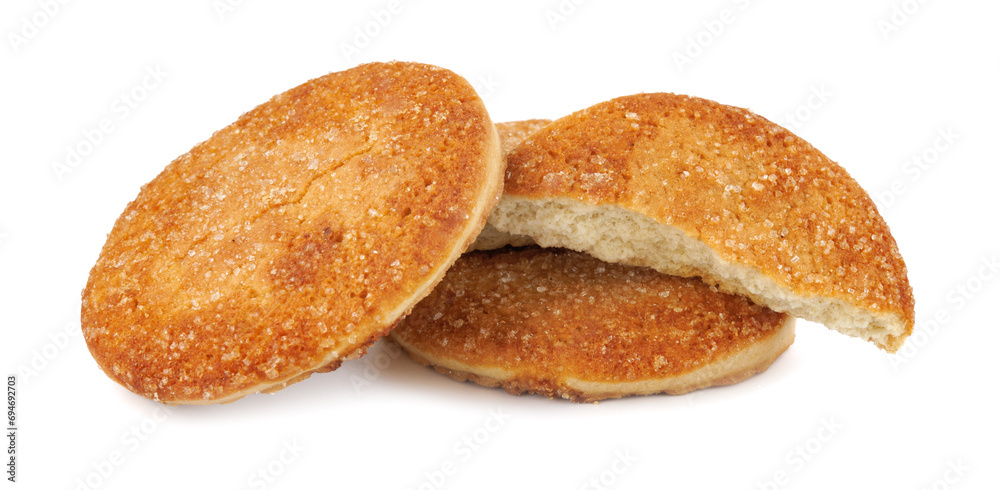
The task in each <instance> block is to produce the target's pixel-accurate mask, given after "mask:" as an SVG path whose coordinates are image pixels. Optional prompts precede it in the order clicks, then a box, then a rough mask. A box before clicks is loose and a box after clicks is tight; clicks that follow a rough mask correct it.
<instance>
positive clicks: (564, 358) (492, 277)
mask: <svg viewBox="0 0 1000 490" xmlns="http://www.w3.org/2000/svg"><path fill="white" fill-rule="evenodd" d="M794 336H795V318H794V317H792V316H789V315H787V314H783V313H776V312H774V311H771V310H769V309H767V308H765V307H762V306H758V305H756V304H754V303H752V302H750V301H749V300H748V299H746V298H743V297H740V296H734V295H728V294H723V293H719V292H717V291H716V290H715V288H713V287H710V286H708V285H705V284H704V283H702V282H701V281H698V280H697V279H690V278H680V277H676V276H670V275H666V274H661V273H659V272H656V271H655V270H653V269H649V268H646V267H636V266H627V265H621V264H609V263H606V262H602V261H601V260H599V259H596V258H594V257H591V256H589V255H587V254H584V253H580V252H573V251H570V250H564V249H556V248H546V249H541V248H538V247H534V246H531V247H524V248H509V247H508V248H503V249H500V250H495V251H486V252H472V253H468V254H465V255H463V256H462V257H461V258H460V259H459V260H458V262H456V264H455V265H454V266H453V267H452V268H451V269H450V270H449V271H448V273H447V274H446V276H445V279H444V280H443V281H442V282H441V284H439V285H438V287H437V288H435V290H434V292H433V293H431V295H430V296H428V297H427V298H426V299H424V300H423V301H421V302H420V303H419V304H418V305H417V306H416V307H415V308H414V310H413V312H412V313H411V314H410V315H409V316H407V317H406V318H405V319H403V320H402V321H401V322H400V324H399V325H398V326H397V327H396V328H395V329H394V330H393V331H392V332H391V333H390V334H389V338H390V339H392V340H393V341H394V342H396V343H398V344H399V345H400V346H401V347H402V348H403V349H405V350H406V351H407V352H408V353H409V354H410V355H411V356H412V357H413V358H414V359H415V360H417V361H418V362H420V363H422V364H425V365H431V366H434V368H435V369H437V370H438V371H440V372H442V373H444V374H447V375H449V376H451V377H452V378H454V379H456V380H460V381H464V380H469V381H473V382H475V383H477V384H480V385H483V386H489V387H502V388H504V389H505V390H507V391H508V392H510V393H513V394H521V393H539V394H542V395H546V396H549V397H561V398H567V399H570V400H574V401H578V402H590V401H596V400H602V399H606V398H618V397H622V396H627V395H646V394H654V393H670V394H681V393H686V392H689V391H692V390H696V389H699V388H706V387H709V386H715V385H723V384H730V383H735V382H738V381H741V380H743V379H746V378H748V377H750V376H752V375H753V374H755V373H758V372H761V371H764V370H765V369H767V368H768V366H770V365H771V363H772V362H774V360H775V359H776V358H777V357H778V356H779V355H780V354H781V353H782V352H783V351H784V350H785V349H787V348H788V346H789V345H791V343H792V341H793V339H794Z"/></svg>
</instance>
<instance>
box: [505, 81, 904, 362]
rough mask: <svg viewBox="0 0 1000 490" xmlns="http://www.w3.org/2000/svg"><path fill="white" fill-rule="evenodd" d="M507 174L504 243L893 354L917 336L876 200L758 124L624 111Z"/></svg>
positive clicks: (739, 112) (640, 100) (715, 109)
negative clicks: (709, 290) (661, 283)
mask: <svg viewBox="0 0 1000 490" xmlns="http://www.w3.org/2000/svg"><path fill="white" fill-rule="evenodd" d="M507 159H508V169H507V178H506V183H505V191H504V197H503V198H502V199H501V202H500V204H499V205H498V206H497V208H496V209H495V210H494V211H493V213H492V215H491V216H490V219H489V224H490V225H492V226H493V227H495V228H496V229H497V230H498V231H500V232H503V233H508V234H513V235H526V236H528V237H531V238H532V239H533V240H534V241H535V242H536V243H538V244H539V245H542V246H546V247H566V248H570V249H574V250H578V251H586V252H587V253H590V254H592V255H594V256H595V257H598V258H601V259H603V260H605V261H611V262H619V263H624V264H630V265H640V266H647V267H652V268H655V269H656V270H658V271H661V272H664V273H669V274H674V275H680V276H688V277H694V276H697V277H701V278H702V279H703V280H704V281H706V282H707V283H708V284H711V285H716V286H718V287H719V289H720V290H722V291H724V292H729V293H735V294H740V295H744V296H747V297H749V298H751V299H752V300H753V301H755V302H756V303H758V304H761V305H765V306H768V307H770V308H772V309H774V310H776V311H781V312H788V313H791V314H793V315H795V316H798V317H801V318H804V319H806V320H810V321H814V322H818V323H822V324H825V325H826V326H827V327H830V328H832V329H833V330H836V331H839V332H842V333H844V334H847V335H851V336H855V337H859V338H862V339H865V340H868V341H871V342H873V343H875V344H876V345H877V346H879V347H880V348H882V349H884V350H886V351H889V352H894V351H896V350H897V349H898V348H899V347H900V346H901V345H902V344H903V342H904V340H905V339H906V337H907V336H908V335H909V334H910V332H911V331H912V330H913V321H914V300H913V293H912V289H911V287H910V284H909V281H908V279H907V272H906V265H905V264H904V262H903V258H902V256H901V255H900V253H899V250H898V247H897V245H896V241H895V240H894V239H893V236H892V234H891V233H890V231H889V227H888V226H887V225H886V223H885V221H884V220H883V219H882V217H881V216H880V215H879V213H878V210H877V209H876V207H875V204H874V203H873V202H872V200H871V199H870V198H869V196H868V194H867V193H866V192H865V191H864V189H862V188H861V186H859V185H858V183H857V182H856V181H855V180H854V179H852V178H851V176H850V175H849V174H848V173H847V171H846V170H844V169H843V168H842V167H841V166H839V165H838V164H837V163H835V162H833V161H832V160H830V159H829V158H827V157H826V156H825V155H824V154H822V153H821V152H820V151H819V150H817V149H816V148H814V147H813V146H812V145H810V144H809V143H807V142H806V141H804V140H802V139H801V138H799V137H797V136H795V135H794V134H792V133H791V132H789V131H788V130H786V129H784V128H782V127H780V126H778V125H777V124H774V123H772V122H770V121H768V120H767V119H764V118H763V117H760V116H758V115H756V114H754V113H752V112H750V111H748V110H746V109H740V108H737V107H731V106H726V105H722V104H719V103H716V102H713V101H709V100H705V99H699V98H695V97H687V96H681V95H674V94H666V93H651V94H639V95H631V96H625V97H620V98H617V99H613V100H610V101H607V102H603V103H600V104H597V105H594V106H592V107H589V108H587V109H584V110H582V111H579V112H576V113H574V114H571V115H569V116H566V117H563V118H561V119H558V120H556V121H554V122H552V123H551V124H549V125H547V126H545V127H543V128H541V129H539V130H538V131H536V132H535V133H533V134H531V135H530V136H529V137H528V138H527V139H525V140H524V141H523V142H522V143H521V144H520V145H518V146H517V147H516V148H514V149H513V150H511V151H510V152H509V153H508V155H507ZM494 245H497V244H494Z"/></svg>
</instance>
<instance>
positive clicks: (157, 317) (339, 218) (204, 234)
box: [81, 62, 503, 403]
mask: <svg viewBox="0 0 1000 490" xmlns="http://www.w3.org/2000/svg"><path fill="white" fill-rule="evenodd" d="M502 175H503V161H502V158H501V154H500V149H499V141H498V137H497V135H496V131H495V128H494V126H493V124H492V122H491V121H490V119H489V116H488V115H487V113H486V109H485V106H484V105H483V103H482V101H481V100H480V99H479V98H478V96H477V95H476V93H475V91H474V89H473V88H472V87H471V85H469V84H468V82H466V81H465V80H464V79H462V78H461V77H459V76H457V75H455V74H454V73H452V72H450V71H448V70H444V69H441V68H438V67H433V66H429V65H422V64H416V63H400V62H394V63H372V64H367V65H362V66H359V67H356V68H353V69H350V70H347V71H343V72H339V73H332V74H329V75H326V76H322V77H319V78H317V79H314V80H311V81H309V82H306V83H304V84H302V85H300V86H298V87H295V88H293V89H291V90H289V91H287V92H285V93H282V94H279V95H277V96H275V97H274V98H272V99H271V100H270V101H268V102H266V103H264V104H262V105H260V106H258V107H257V108H255V109H253V110H251V111H250V112H248V113H246V114H244V115H243V116H241V117H240V118H239V119H238V120H237V121H236V122H235V123H233V124H231V125H229V126H227V127H226V128H223V129H222V130H220V131H218V132H216V133H215V134H213V135H212V137H211V138H209V139H208V140H207V141H205V142H203V143H201V144H199V145H197V146H195V147H194V148H193V149H192V150H191V151H190V152H188V153H187V154H185V155H182V156H181V157H179V158H178V159H177V160H175V161H174V162H173V163H171V164H170V165H168V166H167V167H166V169H164V171H163V172H162V173H161V174H160V175H159V176H157V177H156V178H155V179H154V180H153V181H151V182H150V183H148V184H146V185H145V186H144V187H143V189H142V191H141V192H140V193H139V195H138V197H137V198H136V199H135V201H133V202H132V203H130V204H129V205H128V207H127V208H126V209H125V211H124V212H123V213H122V216H121V217H120V218H119V219H118V221H117V222H116V224H115V226H114V229H113V230H112V231H111V233H110V235H109V236H108V241H107V243H106V244H105V246H104V249H103V250H102V252H101V255H100V258H99V259H98V261H97V263H96V265H95V266H94V268H93V270H92V271H91V275H90V278H89V280H88V283H87V286H86V288H85V289H84V292H83V305H82V313H81V319H82V324H83V332H84V336H85V338H86V340H87V344H88V346H89V348H90V350H91V353H92V354H93V355H94V358H95V359H96V360H97V362H98V364H99V365H100V366H101V367H102V368H103V369H104V371H105V372H106V373H107V374H108V375H109V376H110V377H111V378H113V379H114V380H116V381H118V382H119V383H121V384H123V385H124V386H126V387H127V388H129V389H131V390H132V391H134V392H136V393H138V394H140V395H143V396H146V397H149V398H153V399H157V400H161V401H168V402H172V403H212V402H221V401H232V400H234V399H236V398H239V397H241V396H244V395H246V394H249V393H253V392H256V391H259V390H263V389H267V388H269V387H271V388H273V387H275V386H281V385H283V384H286V383H288V382H291V381H294V380H297V379H301V378H303V375H305V374H308V373H310V372H313V371H318V370H323V369H325V368H327V367H329V366H336V365H337V364H338V363H339V362H340V360H342V359H344V358H345V357H347V356H349V355H350V354H351V353H352V352H354V351H356V350H358V349H362V348H364V347H365V346H367V345H369V344H370V343H371V342H374V340H376V339H377V338H378V337H380V336H381V335H383V334H384V333H385V332H386V331H388V330H389V329H390V328H391V326H392V324H393V322H394V321H395V320H396V319H397V318H398V317H399V316H400V315H401V314H402V313H403V311H404V310H406V309H407V308H409V307H410V306H412V304H413V303H415V302H416V301H418V300H419V299H420V298H421V297H423V296H424V295H426V294H427V293H428V292H429V290H430V288H431V287H433V285H434V284H435V283H436V282H437V281H438V280H440V278H441V277H442V276H443V273H444V271H445V270H446V269H447V267H448V266H449V265H450V264H451V263H452V262H453V261H454V260H455V258H457V257H458V255H459V254H460V252H461V251H462V250H464V248H465V246H466V245H468V243H469V242H471V240H472V239H474V237H475V235H476V234H477V233H478V231H479V230H480V229H481V227H482V225H483V223H484V220H485V217H486V215H487V214H488V212H489V210H490V209H491V208H492V206H493V205H494V204H495V202H496V200H497V199H498V197H499V193H500V191H501V187H502Z"/></svg>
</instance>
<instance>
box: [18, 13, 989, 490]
mask: <svg viewBox="0 0 1000 490" xmlns="http://www.w3.org/2000/svg"><path fill="white" fill-rule="evenodd" d="M46 1H48V0H46ZM223 1H224V0H223ZM578 1H579V0H578ZM44 3H45V2H39V1H38V0H8V1H4V2H3V3H2V6H0V33H3V35H4V38H3V40H4V45H3V46H2V47H0V67H2V68H0V103H2V104H0V111H2V123H0V124H2V126H0V328H2V329H3V330H2V352H0V353H2V356H0V361H2V365H3V369H4V371H5V373H3V374H8V373H19V378H20V379H19V383H20V384H19V393H18V399H17V403H18V419H17V420H18V424H19V426H20V429H19V439H18V446H17V449H18V456H19V459H18V479H19V481H18V483H17V484H16V487H17V488H39V489H40V488H46V489H48V488H53V489H54V488H72V489H79V488H121V489H135V488H177V487H181V486H183V488H213V489H236V488H248V487H249V488H268V489H278V488H366V487H367V488H421V486H423V488H438V487H442V488H451V489H457V488H521V487H527V488H572V489H576V488H584V487H589V488H597V487H595V486H593V485H591V483H590V481H591V480H592V479H593V481H594V482H596V483H597V484H598V485H602V486H607V487H614V488H623V489H624V488H654V487H655V488H734V489H735V488H744V489H776V488H781V489H785V488H808V489H817V488H879V489H883V488H899V489H909V488H912V489H920V488H935V489H944V488H967V489H980V488H997V486H998V485H1000V469H998V466H997V462H998V461H1000V446H998V445H997V440H998V436H1000V430H998V422H997V415H996V414H997V408H998V404H997V401H996V398H997V396H996V395H997V374H998V373H997V363H996V361H995V356H996V345H997V342H998V341H1000V333H998V332H1000V330H998V325H997V320H996V318H997V316H996V314H995V311H994V310H995V304H996V299H997V296H998V291H1000V286H998V284H997V283H998V282H1000V281H998V280H994V279H995V277H994V276H996V274H995V273H994V272H993V271H992V270H991V269H990V268H988V267H985V266H984V265H983V264H985V262H984V261H989V260H994V261H995V260H997V259H998V255H1000V240H998V237H1000V232H998V231H997V230H998V226H997V224H998V209H1000V208H998V204H1000V200H998V197H997V194H998V191H997V182H998V181H1000V170H998V165H997V164H998V163H1000V162H998V156H997V155H998V153H997V151H996V143H997V140H998V136H997V135H998V134H1000V119H998V117H997V110H998V108H1000V95H998V94H1000V91H998V90H997V88H998V87H1000V34H998V29H997V27H996V19H997V18H998V15H1000V7H998V4H997V3H996V2H992V1H979V2H974V1H949V2H945V1H943V0H925V1H923V3H922V4H918V3H917V2H916V0H906V1H904V0H877V1H862V0H849V1H842V2H822V3H820V2H796V1H792V0H759V1H758V0H749V1H729V0H714V1H710V2H685V3H684V5H680V3H681V2H657V6H655V7H654V6H653V2H647V3H646V4H642V5H640V4H637V3H630V4H627V3H626V2H620V1H618V2H612V1H609V0H603V1H601V0H591V1H589V2H580V5H576V4H574V3H572V2H571V1H570V0H563V1H562V2H561V3H562V5H561V6H560V2H559V1H557V0H551V1H543V2H529V1H516V2H515V1H506V2H490V3H488V4H487V3H485V2H460V1H453V2H434V1H431V0H412V1H402V2H401V3H400V4H399V5H398V6H395V5H394V7H396V10H397V12H398V13H395V14H392V15H391V16H388V18H386V15H385V14H381V15H376V17H379V16H381V17H382V21H383V22H386V20H388V24H387V25H385V26H384V27H382V26H378V25H377V24H373V22H376V21H375V20H373V19H374V18H375V17H373V14H372V12H377V11H379V10H383V9H387V8H388V7H389V2H388V1H387V0H382V1H365V2H350V5H347V4H348V2H325V3H324V4H323V5H322V6H321V5H319V2H315V3H309V2H291V1H285V2H280V4H279V2H262V1H259V0H256V1H244V2H242V3H241V4H239V5H235V6H234V7H232V8H231V9H228V8H227V9H223V10H220V6H227V5H228V4H224V3H222V2H215V3H213V1H212V0H201V1H198V2H156V3H146V2H126V1H119V2H110V1H103V2H69V3H68V4H66V5H62V4H57V5H58V11H55V9H54V8H53V7H51V6H50V7H48V10H49V11H50V12H54V13H46V10H45V8H43V6H42V5H43V4H44ZM49 3H51V2H49ZM233 3H239V2H233ZM140 4H141V5H140ZM904 8H905V11H904V10H903V9H904ZM400 9H401V11H399V10H400ZM894 9H899V13H896V14H895V16H894V12H895V11H894ZM906 11H908V12H910V13H909V14H907V13H906ZM560 12H561V13H560ZM896 24H899V25H898V26H897V25H896ZM366 26H367V29H368V31H369V33H373V34H375V35H374V36H371V37H370V38H369V39H364V38H363V37H361V36H360V35H359V34H358V33H359V32H363V30H364V29H366ZM376 26H378V27H377V28H376ZM358 29H360V30H361V31H359V30H358ZM699 42H700V44H703V45H705V46H704V47H703V46H699V45H698V43H699ZM355 44H356V45H358V46H357V51H358V52H357V53H353V54H351V55H350V56H346V55H345V52H344V48H345V46H348V45H355ZM681 55H683V56H688V57H689V58H690V62H686V61H683V62H681V61H682V60H680V58H679V56H681ZM392 59H399V60H411V61H422V62H427V63H433V64H438V65H441V66H444V67H447V68H450V69H452V70H454V71H456V72H458V73H459V74H461V75H463V76H465V77H466V78H468V79H469V80H470V81H472V82H473V83H474V84H475V85H476V86H477V87H478V88H479V90H480V92H481V95H482V97H483V98H484V100H485V101H486V104H487V106H488V108H489V110H490V112H491V115H492V116H493V119H494V120H495V121H505V120H512V119H523V118H533V117H547V118H556V117H559V116H562V115H565V114H568V113H570V112H572V111H575V110H578V109H582V108H584V107H586V106H588V105H591V104H593V103H596V102H599V101H602V100H606V99H609V98H612V97H615V96H619V95H626V94H632V93H637V92H641V91H646V92H653V91H663V92H677V93H685V94H691V95H697V96H702V97H706V98H710V99H714V100H718V101H720V102H723V103H727V104H731V105H737V106H742V107H747V108H750V109H752V110H754V111H755V112H757V113H759V114H761V115H763V116H765V117H767V118H769V119H772V120H774V121H776V122H778V123H779V124H783V125H785V126H787V127H789V128H790V129H793V130H794V131H795V132H796V133H797V134H799V135H800V136H802V137H804V138H805V139H807V140H809V141H810V142H811V143H813V144H814V145H815V146H816V147H817V148H819V149H820V150H821V151H823V152H825V153H826V154H827V155H828V156H829V157H831V158H832V159H833V160H835V161H838V162H840V163H841V164H842V165H843V166H844V167H846V168H847V169H848V170H849V171H850V173H851V174H852V175H853V176H854V177H855V178H856V179H857V180H858V181H859V182H860V183H861V185H862V186H863V187H864V188H866V189H867V190H868V191H869V192H870V193H871V194H872V195H873V196H874V197H876V198H877V200H878V201H879V202H880V207H881V210H882V213H883V215H884V217H885V218H886V220H887V221H888V223H889V225H890V227H891V229H892V232H893V234H894V236H895V237H896V239H897V241H898V242H899V247H900V250H901V251H902V253H903V256H904V257H905V259H906V262H907V265H908V266H909V277H910V282H911V283H912V285H913V289H914V293H915V295H916V299H917V319H918V330H917V331H918V332H919V333H918V334H916V335H915V336H914V337H911V339H910V341H909V343H908V344H907V345H906V347H904V350H903V354H901V355H898V356H896V357H890V356H888V355H886V354H884V353H882V352H881V351H879V350H878V349H877V348H875V347H874V346H872V345H870V344H867V343H864V342H862V341H859V340H854V339H850V338H846V337H843V336H840V335H837V334H834V333H832V332H830V331H828V330H827V329H825V328H824V327H822V326H819V325H815V324H811V323H806V322H800V323H799V328H798V336H797V339H796V342H795V344H794V345H793V346H792V347H791V348H790V349H789V350H788V352H787V353H785V354H784V355H783V356H782V357H781V358H780V359H778V361H777V362H776V363H775V364H774V365H773V366H772V367H771V369H770V370H769V371H767V372H766V373H764V374H762V375H759V376H756V377H754V378H752V379H750V380H749V381H747V382H744V383H742V384H739V385H736V386H731V387H724V388H715V389H710V390H705V391H701V392H696V393H694V394H690V395H686V396H677V397H671V396H650V397H642V398H629V399H623V400H617V401H608V402H602V403H600V404H596V405H595V404H589V405H578V404H573V403H569V402H566V401H560V400H549V399H546V398H542V397H539V396H522V397H512V396H509V395H507V394H506V393H504V392H503V391H500V390H490V389H485V388H479V387H476V386H473V385H471V384H467V383H466V384H462V383H456V382H454V381H451V380H450V379H447V378H445V377H443V376H440V375H438V374H436V373H434V372H433V371H432V370H430V369H426V368H422V367H419V366H417V365H416V364H415V363H413V362H411V361H410V360H409V359H408V358H407V357H406V356H405V355H403V356H396V357H394V354H395V352H393V351H389V350H387V349H386V347H385V345H384V344H381V343H380V344H378V345H377V346H376V347H375V348H374V349H372V352H371V354H370V355H369V356H367V357H365V358H363V359H360V360H356V361H351V362H348V363H346V364H345V365H344V366H343V367H342V368H341V369H339V370H337V371H335V372H333V373H329V374H321V375H315V376H313V377H312V378H311V379H309V380H307V381H306V382H303V383H300V384H297V385H294V386H292V387H290V388H288V389H286V390H284V391H281V392H278V393H277V394H275V395H254V396H250V397H248V398H245V399H242V400H240V401H238V402H236V403H234V404H230V405H220V406H208V407H180V408H177V409H176V410H173V411H171V412H169V413H168V412H167V411H165V410H164V409H163V408H161V407H162V406H161V405H158V404H156V403H154V402H151V401H148V400H145V399H142V398H140V397H138V396H136V395H134V394H132V393H130V392H128V391H126V390H125V389H124V388H122V387H120V386H118V385H117V384H115V383H113V382H112V381H110V380H109V379H108V378H107V377H105V376H104V374H103V373H102V372H101V371H100V370H99V369H98V367H97V365H96V364H95V363H94V361H93V359H92V358H91V357H90V355H89V353H88V351H87V348H86V345H85V343H84V342H83V340H82V338H81V336H80V333H79V320H78V318H79V300H80V291H81V289H82V288H83V285H84V283H85V281H86V279H87V274H88V271H89V269H90V268H91V266H92V265H93V263H94V261H95V260H96V259H97V255H98V252H99V250H100V247H101V245H102V244H103V242H104V239H105V236H106V234H107V232H108V231H110V229H111V226H112V224H113V223H114V220H115V219H116V218H117V216H118V214H119V213H120V212H121V210H122V209H124V207H125V205H126V204H127V203H128V202H129V201H130V200H131V199H133V198H134V197H135V195H136V194H137V193H138V191H139V187H140V186H141V185H142V184H143V183H145V182H147V181H149V180H150V179H152V178H153V177H154V176H155V175H156V174H157V173H158V172H159V171H160V170H161V169H162V168H163V167H164V166H165V165H166V164H167V163H168V162H170V161H171V160H173V159H174V158H175V157H176V156H178V155H180V154H182V153H184V152H185V151H187V150H188V149H190V148H191V147H192V146H193V145H195V144H197V143H198V142H200V141H202V140H204V139H206V138H208V137H209V136H210V135H211V134H212V132H213V131H215V130H217V129H219V128H222V127H224V126H225V125H227V124H229V123H230V122H232V121H234V120H235V119H236V118H237V117H238V116H239V115H240V114H241V113H243V112H245V111H247V110H249V109H251V108H252V107H254V106H255V105H257V104H259V103H261V102H263V101H265V100H267V99H268V98H269V97H270V96H272V95H273V94H276V93H278V92H281V91H284V90H286V89H288V88H291V87H293V86H295V85H298V84H299V83H302V82H304V81H306V80H308V79H310V78H313V77H316V76H319V75H322V74H325V73H327V72H331V71H339V70H343V69H346V68H350V67H352V66H354V65H356V64H358V63H361V62H365V61H373V60H392ZM151 72H152V73H158V75H157V77H156V78H154V77H152V76H147V74H148V73H151ZM144 81H145V82H146V85H147V86H146V87H145V88H144V87H143V85H142V84H143V82H144ZM130 93H133V95H136V96H137V97H135V98H137V99H141V100H137V101H135V102H134V107H129V106H128V105H125V101H124V100H122V99H121V97H122V95H123V94H130ZM126 108H127V110H126ZM105 118H107V119H109V121H110V123H111V124H110V126H108V125H107V124H106V125H105V131H104V134H103V135H102V137H101V140H100V142H99V143H98V144H96V145H94V147H93V148H92V151H89V154H88V155H86V156H84V157H81V159H80V161H79V162H76V161H73V162H71V163H73V164H75V166H73V167H69V166H68V168H70V171H69V172H62V173H61V174H60V172H57V171H56V170H57V169H58V165H57V164H63V165H65V164H66V159H67V147H68V146H72V147H79V148H82V149H83V150H87V144H86V143H83V142H86V141H87V140H86V137H85V136H84V135H85V133H86V132H91V133H93V131H94V130H95V129H97V130H99V128H100V124H101V121H102V120H103V119H105ZM91 135H92V137H93V134H91ZM942 135H943V136H942ZM915 158H916V159H917V160H916V161H914V159H915ZM918 164H919V165H918ZM920 165H924V166H925V167H926V168H921V167H920ZM935 317H937V319H938V321H937V323H936V324H932V323H929V322H930V321H932V320H934V319H935ZM67 332H68V333H67ZM467 438H471V440H472V441H473V442H472V445H469V444H466V442H464V441H465V440H466V439H467ZM476 440H478V441H479V442H476ZM480 443H481V444H480ZM3 444H4V445H6V441H3ZM473 445H474V446H473ZM2 461H6V458H3V459H2ZM445 470H447V471H445ZM260 471H263V472H264V473H265V475H266V479H265V478H264V477H263V476H260V474H259V472H260ZM446 472H447V474H446ZM253 475H257V476H253ZM602 478H603V482H604V483H601V480H602ZM268 480H270V481H268ZM5 483H6V482H5ZM605 484H610V485H605ZM8 485H9V486H10V487H11V488H15V485H13V484H8Z"/></svg>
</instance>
